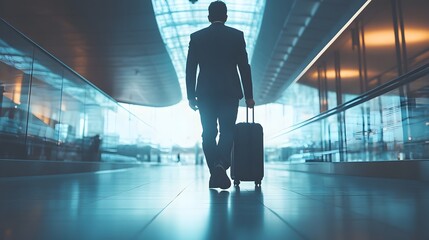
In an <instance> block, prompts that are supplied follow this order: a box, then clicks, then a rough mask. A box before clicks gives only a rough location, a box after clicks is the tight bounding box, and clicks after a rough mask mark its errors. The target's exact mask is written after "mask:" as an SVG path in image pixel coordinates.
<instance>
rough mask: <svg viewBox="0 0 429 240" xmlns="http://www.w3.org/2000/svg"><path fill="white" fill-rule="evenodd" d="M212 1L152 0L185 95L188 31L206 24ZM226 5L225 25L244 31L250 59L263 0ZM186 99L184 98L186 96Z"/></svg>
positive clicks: (258, 26) (263, 6) (227, 3)
mask: <svg viewBox="0 0 429 240" xmlns="http://www.w3.org/2000/svg"><path fill="white" fill-rule="evenodd" d="M212 1H213V0H199V1H197V2H196V3H195V4H192V3H191V2H189V1H188V0H152V4H153V9H154V12H155V17H156V21H157V23H158V27H159V31H160V33H161V36H162V38H163V40H164V43H165V44H166V47H167V51H168V53H169V54H170V58H171V59H172V61H173V65H174V68H175V69H176V72H177V76H178V77H179V83H180V87H181V91H182V96H184V97H185V96H186V91H185V89H186V87H185V65H186V57H187V54H188V45H189V40H190V38H189V36H190V34H191V33H193V32H195V31H198V30H200V29H202V28H205V27H208V26H209V25H210V22H209V21H208V19H207V16H208V7H209V5H210V3H211V2H212ZM224 2H225V3H226V6H227V8H228V20H227V22H226V24H225V25H227V26H230V27H233V28H237V29H239V30H241V31H243V32H244V38H245V40H246V46H247V53H248V55H249V59H252V55H253V49H254V47H255V43H256V39H257V37H258V34H259V29H260V26H261V22H262V16H263V13H264V8H265V1H264V0H231V1H224ZM185 98H186V97H185Z"/></svg>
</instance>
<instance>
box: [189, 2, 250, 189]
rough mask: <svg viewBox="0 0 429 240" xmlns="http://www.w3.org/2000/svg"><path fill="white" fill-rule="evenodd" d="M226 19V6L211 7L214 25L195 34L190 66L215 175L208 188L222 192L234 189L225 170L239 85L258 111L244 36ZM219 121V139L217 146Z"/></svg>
mask: <svg viewBox="0 0 429 240" xmlns="http://www.w3.org/2000/svg"><path fill="white" fill-rule="evenodd" d="M227 18H228V16H227V8H226V5H225V3H224V2H222V1H215V2H212V3H211V4H210V6H209V16H208V19H209V21H210V22H211V25H210V26H209V27H207V28H204V29H202V30H200V31H197V32H195V33H193V34H191V40H190V42H189V51H188V59H187V62H186V88H187V95H188V100H189V106H190V107H191V108H192V109H193V110H197V109H199V111H200V118H201V124H202V127H203V134H202V139H203V151H204V155H205V157H206V161H207V165H208V168H209V170H210V174H211V176H210V181H209V187H210V188H222V189H227V188H229V187H230V186H231V180H230V179H229V177H228V175H227V174H226V170H227V169H228V168H229V167H230V166H231V149H232V144H233V133H234V126H235V121H236V119H237V112H238V103H239V100H240V99H242V98H243V91H242V88H241V84H242V85H243V88H244V97H245V99H246V105H247V107H250V108H253V107H254V106H255V101H254V100H253V92H252V91H253V90H252V78H251V71H250V65H249V63H248V58H247V52H246V43H245V41H244V36H243V32H241V31H239V30H237V29H234V28H231V27H227V26H225V22H226V20H227ZM237 66H238V69H239V71H240V76H241V82H240V76H239V75H238V71H237ZM197 67H199V74H198V81H197V78H196V75H197ZM218 122H219V132H220V136H219V141H218V142H216V137H217V135H218V125H217V123H218Z"/></svg>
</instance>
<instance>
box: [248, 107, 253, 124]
mask: <svg viewBox="0 0 429 240" xmlns="http://www.w3.org/2000/svg"><path fill="white" fill-rule="evenodd" d="M246 122H247V123H249V108H248V107H246ZM252 123H255V107H253V108H252Z"/></svg>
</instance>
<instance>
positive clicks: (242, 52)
mask: <svg viewBox="0 0 429 240" xmlns="http://www.w3.org/2000/svg"><path fill="white" fill-rule="evenodd" d="M240 38H241V39H240V46H239V52H238V63H237V64H238V69H239V71H240V76H241V82H242V83H243V88H244V97H245V99H246V105H247V107H250V108H253V107H254V106H255V101H254V100H253V86H252V73H251V70H250V65H249V59H248V57H247V51H246V42H245V40H244V35H243V33H242V32H241V35H240Z"/></svg>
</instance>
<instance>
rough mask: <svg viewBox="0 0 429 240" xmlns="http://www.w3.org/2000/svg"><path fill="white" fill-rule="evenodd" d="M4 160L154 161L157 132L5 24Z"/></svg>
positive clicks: (0, 38) (1, 33) (0, 39)
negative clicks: (153, 154) (155, 134)
mask: <svg viewBox="0 0 429 240" xmlns="http://www.w3.org/2000/svg"><path fill="white" fill-rule="evenodd" d="M0 93H1V96H0V159H28V160H49V161H51V160H52V161H128V162H138V161H143V160H146V161H149V160H150V159H151V158H150V157H146V158H144V159H143V158H141V157H140V156H141V155H142V154H145V155H146V156H150V155H151V152H156V149H153V146H157V145H156V144H155V143H153V142H151V139H153V138H152V136H153V134H154V133H153V131H154V130H153V128H152V127H151V126H149V125H147V124H146V123H145V122H144V121H143V120H141V119H140V118H139V117H137V116H135V115H133V114H132V113H131V112H129V111H127V110H126V109H124V108H123V107H122V106H120V105H119V104H118V103H117V102H116V101H115V100H113V99H112V98H110V97H108V96H107V95H105V94H104V93H102V92H101V91H100V90H99V89H97V88H96V87H94V86H93V85H92V84H90V83H89V82H88V81H86V80H85V79H83V78H82V77H81V76H79V75H78V74H76V73H75V72H73V71H72V70H70V69H69V68H68V67H66V66H65V65H64V64H62V63H61V62H60V61H58V60H57V59H55V58H54V57H52V56H51V55H50V54H48V53H47V52H46V51H44V50H43V49H41V48H39V47H38V46H37V45H36V44H34V43H33V42H31V41H30V40H28V39H27V38H25V37H24V36H22V35H21V34H20V33H18V32H17V31H15V30H14V29H13V28H12V27H10V26H9V25H8V24H7V23H5V22H3V21H2V20H1V21H0Z"/></svg>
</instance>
